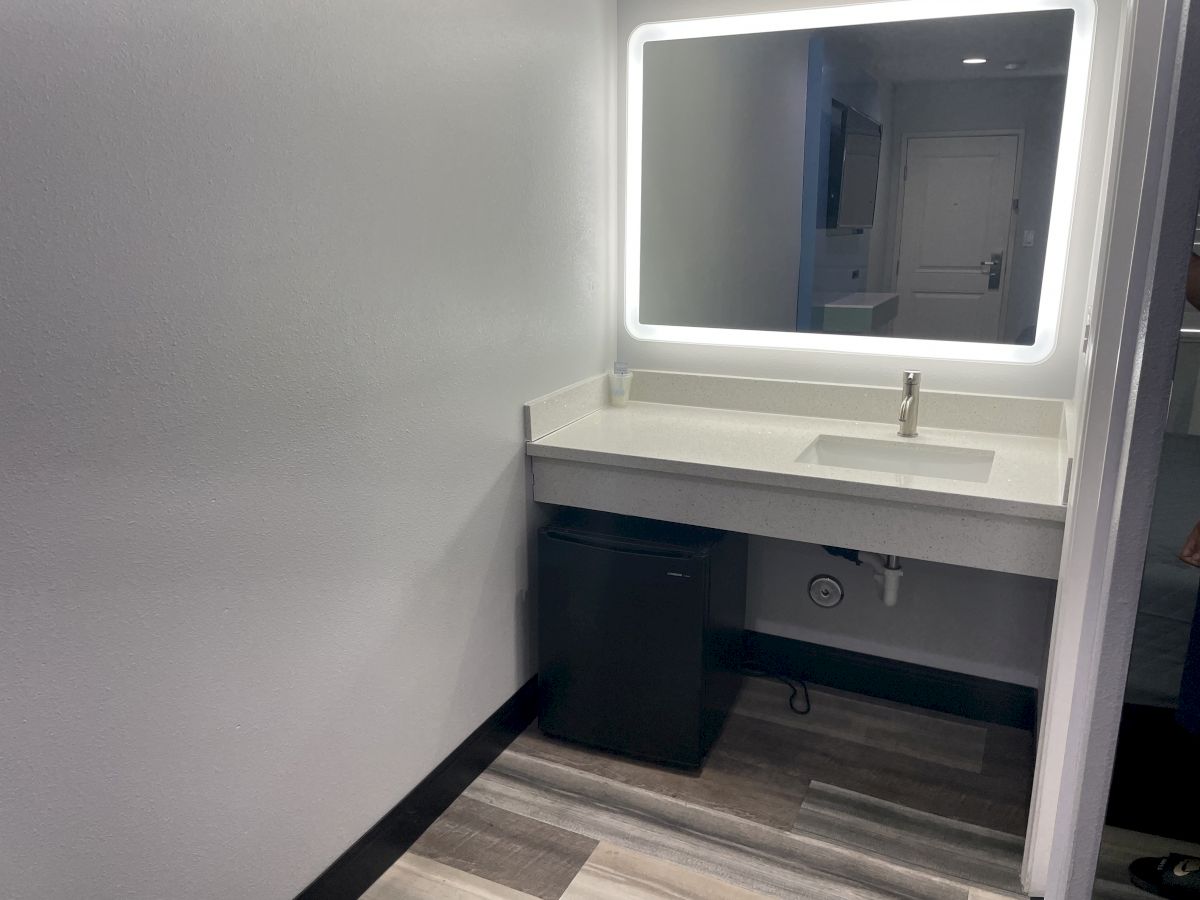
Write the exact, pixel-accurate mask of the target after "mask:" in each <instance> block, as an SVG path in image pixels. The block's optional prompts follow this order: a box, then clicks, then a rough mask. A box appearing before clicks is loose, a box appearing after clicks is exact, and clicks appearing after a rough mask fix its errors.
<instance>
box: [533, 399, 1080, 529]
mask: <svg viewBox="0 0 1200 900" xmlns="http://www.w3.org/2000/svg"><path fill="white" fill-rule="evenodd" d="M822 434H825V435H839V436H846V437H856V438H868V439H872V440H895V441H897V442H901V441H902V442H904V443H910V442H917V443H928V444H935V445H939V446H944V447H961V448H969V449H978V450H991V451H993V452H994V453H995V458H994V460H993V463H992V469H991V474H990V476H989V478H988V480H987V481H986V482H971V481H958V480H954V479H948V478H939V477H931V476H926V475H896V474H891V473H888V472H876V471H871V470H863V469H847V468H840V467H833V466H825V465H816V464H810V463H802V462H799V461H798V459H797V458H798V457H799V456H800V455H801V453H802V452H803V451H804V450H805V448H806V447H808V445H809V444H810V443H811V442H812V441H813V440H815V439H816V438H817V437H818V436H819V435H822ZM528 452H529V454H530V455H531V456H535V457H545V458H550V459H562V460H573V461H577V462H590V463H598V464H603V465H608V466H617V467H626V468H636V469H643V470H650V471H657V472H664V473H675V474H683V475H694V476H701V477H709V478H719V479H723V480H728V481H738V482H746V483H751V484H761V485H772V486H779V487H787V488H797V489H803V490H809V491H817V492H822V493H826V494H845V495H852V496H855V497H860V498H869V499H878V500H888V501H896V502H901V503H917V504H922V505H929V506H942V507H948V508H951V509H957V510H974V511H977V512H982V513H991V514H999V515H1011V516H1019V517H1023V518H1032V519H1045V520H1050V521H1063V520H1065V518H1066V507H1065V506H1064V505H1063V478H1062V468H1061V454H1062V442H1061V441H1060V440H1059V439H1056V438H1051V437H1037V436H1028V435H1022V434H1008V433H996V432H983V431H964V430H958V429H945V428H932V427H925V426H924V425H923V426H921V432H920V435H919V436H918V437H916V438H912V439H906V438H900V437H898V436H897V434H896V425H895V424H891V423H882V422H870V421H851V420H845V419H826V418H818V417H812V416H794V415H780V414H775V413H763V412H748V411H744V410H737V409H732V410H731V409H710V408H704V407H696V406H683V405H674V404H667V403H649V402H637V401H633V402H630V403H629V404H628V405H627V406H625V407H604V408H601V409H598V410H595V411H593V412H591V413H589V414H587V415H584V416H583V417H581V418H579V419H577V420H576V421H573V422H571V423H570V424H566V425H564V426H563V427H561V428H559V429H557V430H556V431H553V432H552V433H550V434H547V435H545V436H543V437H541V438H540V439H538V440H534V441H530V442H529V444H528Z"/></svg>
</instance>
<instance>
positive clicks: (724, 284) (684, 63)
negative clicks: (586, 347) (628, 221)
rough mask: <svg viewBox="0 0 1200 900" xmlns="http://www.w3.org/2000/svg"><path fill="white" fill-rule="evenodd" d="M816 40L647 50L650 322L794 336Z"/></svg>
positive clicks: (793, 37) (645, 308)
mask: <svg viewBox="0 0 1200 900" xmlns="http://www.w3.org/2000/svg"><path fill="white" fill-rule="evenodd" d="M807 83H808V35H807V34H806V33H804V32H792V33H788V32H783V33H780V34H752V35H743V36H737V37H719V38H709V39H704V40H688V41H655V42H651V43H649V44H647V45H646V49H645V91H644V103H645V107H644V109H645V116H644V121H645V126H644V127H645V130H644V133H643V138H642V145H643V148H644V152H643V162H642V171H643V183H644V188H643V192H642V196H643V201H642V203H643V205H642V273H641V274H642V278H641V304H642V305H641V311H642V316H641V318H642V321H643V322H652V323H655V324H660V325H694V326H700V327H708V328H750V329H758V330H770V331H794V330H795V326H796V290H797V278H798V275H799V268H800V244H801V203H802V198H803V181H804V149H805V146H804V132H805V128H804V114H805V105H806V104H805V92H806V90H807Z"/></svg>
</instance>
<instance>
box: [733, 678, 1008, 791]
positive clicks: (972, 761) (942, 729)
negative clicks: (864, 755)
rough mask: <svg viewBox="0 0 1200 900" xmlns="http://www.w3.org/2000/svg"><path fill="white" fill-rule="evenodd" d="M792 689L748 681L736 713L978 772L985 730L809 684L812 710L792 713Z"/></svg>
mask: <svg viewBox="0 0 1200 900" xmlns="http://www.w3.org/2000/svg"><path fill="white" fill-rule="evenodd" d="M790 692H791V691H790V688H788V687H787V686H786V685H784V684H783V683H782V682H779V681H774V680H772V679H769V678H747V679H745V680H744V682H743V685H742V690H741V693H740V694H739V695H738V700H737V703H736V704H735V705H734V708H733V709H734V712H735V713H737V714H738V715H742V716H747V717H749V718H753V719H761V720H762V721H765V722H773V723H775V724H777V725H784V726H786V727H788V728H797V729H800V730H801V731H810V732H818V733H821V734H826V735H829V736H831V737H835V738H840V739H842V740H845V741H853V742H854V743H858V744H865V745H867V746H870V747H890V748H892V749H894V750H895V751H896V752H898V753H903V754H905V755H906V756H910V757H912V758H914V759H921V760H926V761H928V762H935V763H940V764H942V765H946V766H953V767H954V768H958V769H965V770H966V771H968V772H979V771H981V770H982V768H983V758H984V749H985V745H986V743H987V726H986V725H981V724H980V723H978V722H972V721H970V720H967V719H956V718H953V717H950V716H944V717H939V716H934V715H930V714H927V713H925V712H923V711H917V710H913V709H912V708H905V707H901V706H899V705H892V704H885V703H881V702H873V701H871V700H868V699H865V698H860V697H856V696H855V695H853V694H847V693H845V692H843V691H835V690H832V689H830V688H823V687H819V686H815V685H810V686H809V697H810V699H811V700H812V711H811V712H810V713H809V714H808V715H806V716H798V715H796V714H795V713H794V712H793V711H792V710H791V708H790V707H789V706H788V702H787V700H788V695H789V694H790Z"/></svg>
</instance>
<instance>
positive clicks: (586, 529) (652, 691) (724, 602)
mask: <svg viewBox="0 0 1200 900" xmlns="http://www.w3.org/2000/svg"><path fill="white" fill-rule="evenodd" d="M538 570H539V579H538V582H539V583H538V587H539V591H538V595H539V596H538V644H539V663H540V665H539V672H540V674H539V678H538V691H539V718H540V725H541V729H542V731H543V732H545V733H546V734H548V735H551V736H554V737H560V738H565V739H567V740H572V741H578V742H580V743H583V744H588V745H590V746H593V747H600V748H603V749H606V750H614V751H617V752H620V753H627V754H630V755H633V756H637V757H641V758H643V759H648V760H654V761H656V762H661V763H667V764H670V765H675V766H683V767H689V768H694V767H698V766H700V764H701V763H702V762H703V760H704V756H705V754H706V753H707V751H708V749H709V747H710V746H711V744H712V742H713V741H714V740H715V739H716V736H717V734H718V733H719V731H720V729H721V725H722V723H723V722H724V720H725V716H726V715H727V713H728V711H729V707H730V706H731V705H732V703H733V701H734V699H735V698H736V696H737V690H738V685H739V683H740V681H739V676H738V670H739V668H740V666H741V660H742V634H743V627H744V620H745V610H746V537H745V535H740V534H730V533H726V532H720V531H713V530H710V529H704V528H693V527H688V526H682V525H674V524H669V523H663V522H653V521H650V520H646V519H632V518H628V517H620V516H606V515H600V514H585V513H578V514H575V515H574V516H567V517H566V518H565V519H564V520H561V521H559V522H558V523H556V524H553V525H549V526H547V527H544V528H542V529H541V530H540V531H539V533H538Z"/></svg>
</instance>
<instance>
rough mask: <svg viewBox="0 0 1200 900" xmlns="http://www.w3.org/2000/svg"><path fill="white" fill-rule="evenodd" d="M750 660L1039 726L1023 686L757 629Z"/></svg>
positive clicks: (804, 676) (832, 683)
mask: <svg viewBox="0 0 1200 900" xmlns="http://www.w3.org/2000/svg"><path fill="white" fill-rule="evenodd" d="M746 662H747V663H748V664H749V665H751V666H756V667H757V668H760V669H764V670H766V671H769V672H775V673H778V674H780V675H786V676H788V677H791V678H796V679H799V680H803V681H811V682H813V683H814V684H823V685H827V686H828V687H832V688H838V689H839V690H843V691H852V692H854V693H856V694H866V695H867V696H869V697H879V698H880V699H883V700H892V701H895V702H897V703H907V704H909V705H911V706H920V707H924V708H925V709H933V710H937V711H939V712H946V713H952V714H954V715H956V716H964V717H965V718H968V719H977V720H979V721H983V722H994V723H996V724H998V725H1011V726H1013V727H1015V728H1026V729H1030V730H1032V729H1033V728H1034V727H1035V726H1036V725H1037V691H1035V690H1034V689H1033V688H1031V687H1025V686H1023V685H1019V684H1009V683H1008V682H1005V681H993V680H992V679H990V678H979V677H977V676H975V675H960V674H958V673H956V672H945V671H942V670H941V669H932V668H929V667H928V666H918V665H914V664H912V663H904V662H897V661H896V660H891V659H883V658H882V657H879V656H868V655H867V654H865V653H854V652H852V651H850V650H839V649H837V648H835V647H824V646H821V645H820V644H809V643H806V642H804V641H794V640H791V639H790V638H784V637H778V636H777V635H773V634H762V633H761V632H757V631H747V632H746Z"/></svg>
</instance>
